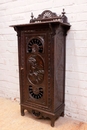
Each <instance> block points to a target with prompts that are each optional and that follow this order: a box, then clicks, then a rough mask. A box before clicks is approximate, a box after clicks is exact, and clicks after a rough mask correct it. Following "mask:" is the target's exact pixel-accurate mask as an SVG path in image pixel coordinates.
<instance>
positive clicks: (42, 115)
mask: <svg viewBox="0 0 87 130" xmlns="http://www.w3.org/2000/svg"><path fill="white" fill-rule="evenodd" d="M24 110H27V111H28V112H29V113H30V114H32V116H33V117H34V118H37V119H46V118H49V119H50V120H51V126H52V127H54V124H55V121H56V120H57V119H58V118H59V116H64V105H61V106H60V107H59V108H58V109H57V111H56V112H54V113H52V112H48V111H44V110H39V109H36V108H32V107H29V106H25V105H21V116H24V115H25V114H24Z"/></svg>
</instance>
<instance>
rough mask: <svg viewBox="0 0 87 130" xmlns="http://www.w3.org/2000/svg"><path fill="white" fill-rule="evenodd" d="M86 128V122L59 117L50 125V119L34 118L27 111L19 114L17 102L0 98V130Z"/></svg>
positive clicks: (66, 129) (76, 129)
mask: <svg viewBox="0 0 87 130" xmlns="http://www.w3.org/2000/svg"><path fill="white" fill-rule="evenodd" d="M48 129H49V130H53V129H54V130H87V124H86V123H82V122H79V121H75V120H72V119H70V118H66V117H60V118H59V119H58V120H56V122H55V126H54V127H51V126H50V120H45V119H35V118H33V117H32V116H31V115H30V114H29V113H28V112H27V111H26V112H25V116H21V115H20V105H19V103H18V102H15V101H11V100H8V99H4V98H0V130H48Z"/></svg>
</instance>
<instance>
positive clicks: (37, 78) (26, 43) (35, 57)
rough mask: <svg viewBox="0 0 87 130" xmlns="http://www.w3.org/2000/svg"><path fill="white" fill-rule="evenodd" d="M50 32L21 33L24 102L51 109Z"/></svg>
mask: <svg viewBox="0 0 87 130" xmlns="http://www.w3.org/2000/svg"><path fill="white" fill-rule="evenodd" d="M48 35H49V33H48V32H44V31H41V32H39V31H38V32H30V33H29V32H28V31H23V32H22V33H21V36H22V37H21V44H22V45H21V66H22V67H23V68H24V69H23V71H22V74H21V79H22V80H21V82H22V86H21V87H22V90H21V91H22V96H21V97H22V102H23V103H24V104H27V105H29V106H35V107H37V106H38V107H40V106H43V108H45V109H50V108H51V107H50V105H52V103H51V98H52V95H51V88H50V84H51V83H50V84H49V81H50V78H49V76H50V74H49V73H50V70H49V67H50V62H49V60H50V56H49V54H48V48H49V45H48V44H49V42H48V37H49V36H48Z"/></svg>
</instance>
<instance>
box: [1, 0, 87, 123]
mask: <svg viewBox="0 0 87 130" xmlns="http://www.w3.org/2000/svg"><path fill="white" fill-rule="evenodd" d="M63 8H65V11H66V13H67V14H66V15H67V17H68V20H69V22H70V24H71V25H72V26H71V29H70V31H69V32H68V34H67V39H66V40H67V41H66V91H65V93H66V94H65V104H66V107H65V115H66V116H68V117H71V118H74V119H77V120H81V121H84V122H87V116H86V115H87V0H65V1H64V0H0V96H1V97H5V98H10V99H12V100H18V101H19V98H20V96H19V73H18V50H17V36H16V32H15V31H14V30H13V28H11V27H9V26H10V25H14V24H22V23H24V24H25V23H28V22H29V19H30V15H31V12H33V13H34V16H35V17H37V15H38V14H40V13H41V12H42V11H44V10H46V9H49V10H51V11H53V12H56V13H57V14H60V13H61V12H62V9H63Z"/></svg>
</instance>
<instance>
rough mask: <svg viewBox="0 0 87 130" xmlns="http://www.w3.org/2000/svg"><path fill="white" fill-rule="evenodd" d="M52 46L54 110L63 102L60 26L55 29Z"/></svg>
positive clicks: (63, 46)
mask: <svg viewBox="0 0 87 130" xmlns="http://www.w3.org/2000/svg"><path fill="white" fill-rule="evenodd" d="M54 46H55V47H54V48H55V51H54V97H55V98H54V109H55V111H56V109H57V108H58V107H59V106H60V105H62V104H63V102H64V80H65V54H64V52H65V44H64V32H63V29H62V27H61V26H59V27H58V29H57V30H56V35H55V44H54Z"/></svg>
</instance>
